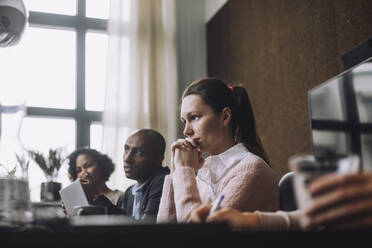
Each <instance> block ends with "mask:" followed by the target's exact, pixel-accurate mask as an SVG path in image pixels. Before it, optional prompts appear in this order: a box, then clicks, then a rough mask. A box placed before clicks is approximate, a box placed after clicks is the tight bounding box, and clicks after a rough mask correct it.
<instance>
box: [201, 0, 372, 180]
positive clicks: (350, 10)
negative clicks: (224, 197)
mask: <svg viewBox="0 0 372 248" xmlns="http://www.w3.org/2000/svg"><path fill="white" fill-rule="evenodd" d="M369 35H372V1H371V0H353V1H351V0H229V1H228V2H227V4H226V5H225V6H224V7H223V8H222V9H221V10H220V11H219V12H218V13H217V15H216V16H215V17H214V18H213V19H212V20H211V21H210V22H209V23H208V24H207V40H208V41H207V42H208V43H207V44H208V45H207V47H208V75H209V76H217V77H222V78H224V79H227V80H230V81H234V82H239V83H242V84H243V85H244V86H245V87H246V89H247V90H248V94H249V96H250V98H251V101H252V105H253V108H254V110H255V117H256V125H257V128H258V132H259V135H260V137H261V139H262V142H263V144H264V146H265V149H266V152H267V153H268V155H269V158H270V160H271V164H272V167H273V168H274V169H275V170H276V171H277V172H278V175H279V176H281V175H283V174H284V173H285V172H287V171H288V167H287V160H288V157H289V156H291V155H293V154H296V153H301V152H311V137H310V125H309V112H308V102H307V91H308V90H309V89H311V88H312V87H314V86H315V85H317V84H320V83H322V82H324V81H326V80H327V79H329V78H331V77H333V76H335V75H337V74H338V73H340V72H342V69H343V66H342V63H341V60H340V56H341V55H342V54H343V53H344V52H346V51H348V50H350V49H351V48H353V47H354V46H356V45H357V44H358V43H360V42H362V41H363V40H365V39H366V38H368V36H369Z"/></svg>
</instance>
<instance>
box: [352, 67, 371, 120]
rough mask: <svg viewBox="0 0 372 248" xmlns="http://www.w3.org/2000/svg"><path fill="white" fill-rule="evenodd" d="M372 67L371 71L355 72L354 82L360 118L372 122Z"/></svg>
mask: <svg viewBox="0 0 372 248" xmlns="http://www.w3.org/2000/svg"><path fill="white" fill-rule="evenodd" d="M371 81H372V69H371V71H369V72H361V73H354V74H353V83H354V89H355V96H356V100H357V108H358V114H359V120H360V122H362V123H366V122H369V123H371V122H372V85H371Z"/></svg>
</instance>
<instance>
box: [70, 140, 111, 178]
mask: <svg viewBox="0 0 372 248" xmlns="http://www.w3.org/2000/svg"><path fill="white" fill-rule="evenodd" d="M81 154H85V155H88V156H89V157H91V158H92V159H93V160H94V161H95V162H96V163H97V165H98V167H99V170H100V172H101V174H102V177H103V179H104V180H105V182H106V181H107V180H108V179H109V177H110V176H111V174H112V172H114V169H115V164H114V163H113V162H112V160H111V158H109V157H108V156H107V155H105V154H102V153H100V152H99V151H97V150H95V149H91V148H85V147H84V148H80V149H77V150H75V151H74V152H72V153H71V154H70V155H69V156H68V160H69V161H68V164H69V168H68V174H69V177H70V180H72V181H73V180H76V178H77V173H76V159H77V157H78V156H79V155H81Z"/></svg>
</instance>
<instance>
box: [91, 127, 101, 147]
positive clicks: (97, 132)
mask: <svg viewBox="0 0 372 248" xmlns="http://www.w3.org/2000/svg"><path fill="white" fill-rule="evenodd" d="M102 131H103V129H102V124H101V123H99V122H93V123H92V124H90V147H91V148H93V149H96V150H98V151H101V150H102Z"/></svg>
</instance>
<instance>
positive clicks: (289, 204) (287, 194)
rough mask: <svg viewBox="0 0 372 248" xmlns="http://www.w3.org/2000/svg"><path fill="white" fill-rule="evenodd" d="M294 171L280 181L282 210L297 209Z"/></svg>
mask: <svg viewBox="0 0 372 248" xmlns="http://www.w3.org/2000/svg"><path fill="white" fill-rule="evenodd" d="M293 174H294V172H293V171H291V172H288V173H286V174H285V175H284V176H283V177H282V178H281V179H280V181H279V195H280V210H283V211H293V210H296V209H297V204H296V197H295V194H294V188H293Z"/></svg>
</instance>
